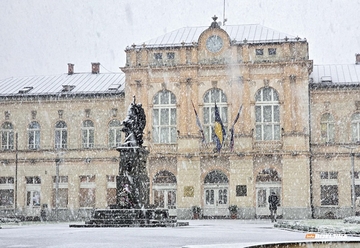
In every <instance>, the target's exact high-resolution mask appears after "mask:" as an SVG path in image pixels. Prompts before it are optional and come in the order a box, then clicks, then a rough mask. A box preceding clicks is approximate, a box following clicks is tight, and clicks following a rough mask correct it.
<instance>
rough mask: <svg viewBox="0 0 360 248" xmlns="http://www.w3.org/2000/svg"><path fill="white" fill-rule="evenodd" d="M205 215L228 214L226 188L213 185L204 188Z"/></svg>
mask: <svg viewBox="0 0 360 248" xmlns="http://www.w3.org/2000/svg"><path fill="white" fill-rule="evenodd" d="M204 199H205V203H204V215H205V216H225V215H228V188H227V187H221V186H215V187H207V188H205V196H204Z"/></svg>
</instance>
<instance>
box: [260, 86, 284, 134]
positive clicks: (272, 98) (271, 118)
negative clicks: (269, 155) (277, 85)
mask: <svg viewBox="0 0 360 248" xmlns="http://www.w3.org/2000/svg"><path fill="white" fill-rule="evenodd" d="M255 101H256V102H255V137H256V140H258V141H261V140H280V110H279V95H278V93H277V92H276V90H274V89H273V88H270V87H266V88H262V89H260V90H259V91H258V92H257V93H256V96H255Z"/></svg>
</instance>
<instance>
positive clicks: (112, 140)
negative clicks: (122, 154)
mask: <svg viewBox="0 0 360 248" xmlns="http://www.w3.org/2000/svg"><path fill="white" fill-rule="evenodd" d="M121 129H122V128H121V122H120V121H119V120H116V119H113V120H111V121H110V122H109V147H110V148H113V147H119V146H120V145H121Z"/></svg>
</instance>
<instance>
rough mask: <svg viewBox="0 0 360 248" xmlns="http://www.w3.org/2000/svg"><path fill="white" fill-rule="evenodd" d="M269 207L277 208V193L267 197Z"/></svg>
mask: <svg viewBox="0 0 360 248" xmlns="http://www.w3.org/2000/svg"><path fill="white" fill-rule="evenodd" d="M268 202H269V209H270V210H277V206H278V205H279V197H278V196H277V195H274V194H271V195H269V198H268Z"/></svg>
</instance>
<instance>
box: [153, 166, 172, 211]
mask: <svg viewBox="0 0 360 248" xmlns="http://www.w3.org/2000/svg"><path fill="white" fill-rule="evenodd" d="M153 193H154V205H155V207H157V208H167V209H169V215H171V216H175V215H176V177H175V175H174V174H173V173H171V172H169V171H160V172H158V173H157V174H156V175H155V177H154V180H153Z"/></svg>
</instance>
